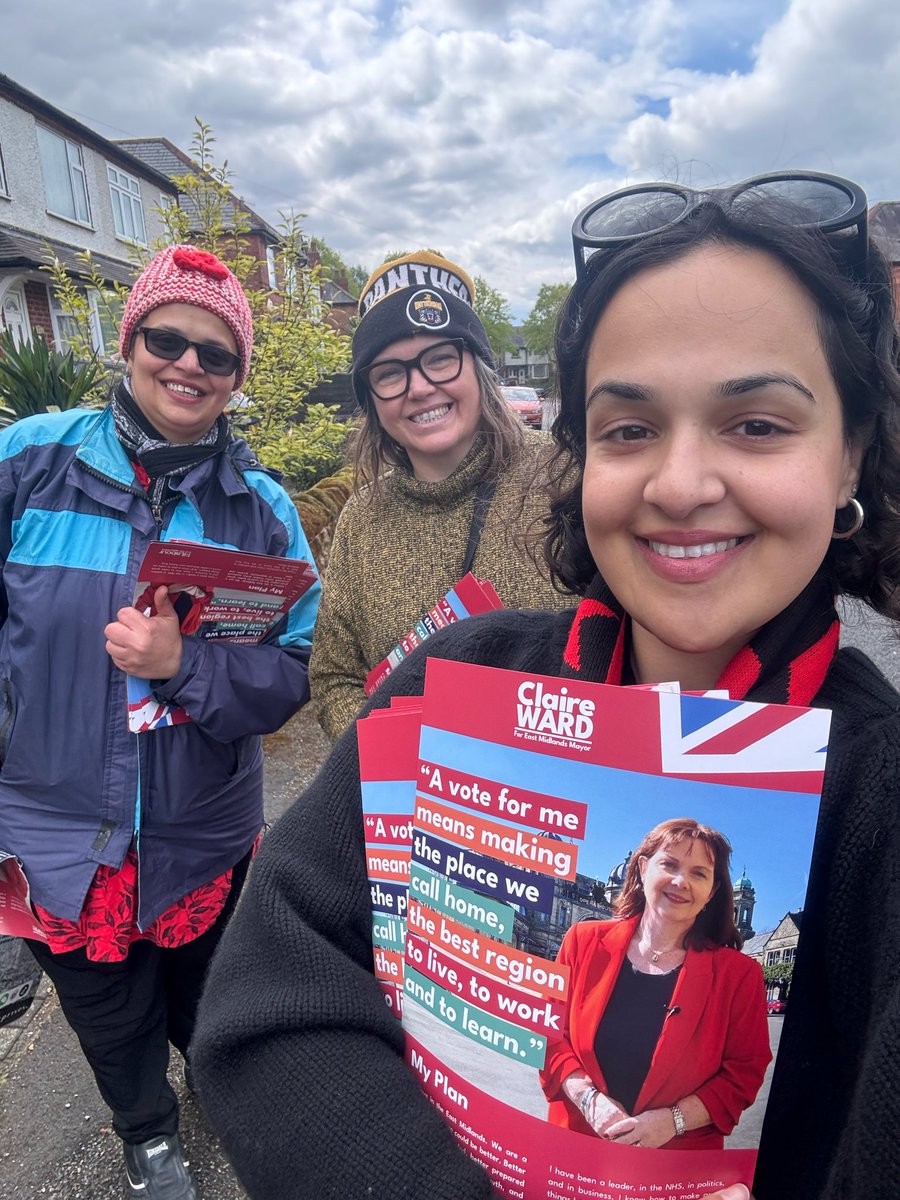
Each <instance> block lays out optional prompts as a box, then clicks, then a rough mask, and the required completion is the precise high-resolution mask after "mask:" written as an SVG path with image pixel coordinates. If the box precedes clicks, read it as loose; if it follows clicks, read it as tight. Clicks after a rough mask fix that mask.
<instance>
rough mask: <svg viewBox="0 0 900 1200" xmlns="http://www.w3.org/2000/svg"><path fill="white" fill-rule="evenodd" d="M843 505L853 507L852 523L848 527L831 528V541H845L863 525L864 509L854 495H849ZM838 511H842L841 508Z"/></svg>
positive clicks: (854, 535)
mask: <svg viewBox="0 0 900 1200" xmlns="http://www.w3.org/2000/svg"><path fill="white" fill-rule="evenodd" d="M844 507H845V508H852V509H853V524H852V525H851V526H850V528H849V529H841V530H838V529H834V530H832V534H831V540H832V541H833V542H846V541H848V540H849V539H850V538H852V537H856V535H857V534H858V533H859V531H860V530H861V529H862V527H863V521H865V519H866V512H865V509H864V508H863V506H862V505H861V504H860V502H859V501H858V500H857V498H856V497H855V496H851V497H850V499H849V500H848V501H847V503H846V505H845V506H844ZM838 511H839V512H843V509H839V510H838Z"/></svg>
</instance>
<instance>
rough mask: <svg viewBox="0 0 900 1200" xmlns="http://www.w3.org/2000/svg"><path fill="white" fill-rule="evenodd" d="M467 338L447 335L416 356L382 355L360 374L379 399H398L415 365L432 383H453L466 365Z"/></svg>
mask: <svg viewBox="0 0 900 1200" xmlns="http://www.w3.org/2000/svg"><path fill="white" fill-rule="evenodd" d="M465 348H466V343H465V341H464V340H463V338H447V340H446V341H443V342H434V343H432V345H430V346H426V347H425V349H424V350H423V351H422V352H421V354H417V355H416V356H415V358H382V359H380V360H379V361H378V362H374V363H372V364H371V366H368V367H363V369H362V370H361V371H360V375H361V376H362V378H363V379H364V380H365V383H366V386H367V387H368V389H369V391H370V392H371V393H372V395H373V396H377V397H378V399H379V400H398V399H399V398H400V397H401V396H403V395H405V394H406V391H407V389H408V388H409V373H410V371H411V370H412V369H413V367H415V369H416V370H417V371H419V372H420V374H422V375H424V377H425V378H426V379H427V380H428V382H429V383H452V382H453V380H454V379H458V378H459V376H460V372H461V371H462V365H463V351H464V350H465Z"/></svg>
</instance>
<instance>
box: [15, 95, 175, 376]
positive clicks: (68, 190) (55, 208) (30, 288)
mask: <svg viewBox="0 0 900 1200" xmlns="http://www.w3.org/2000/svg"><path fill="white" fill-rule="evenodd" d="M177 202H178V189H177V188H176V187H175V185H174V184H173V183H172V182H171V180H170V179H169V178H168V176H166V175H164V174H162V173H161V172H159V171H157V170H155V169H154V168H153V167H151V166H148V165H147V164H146V163H144V162H142V161H141V160H140V159H138V158H135V157H134V156H133V155H131V154H129V153H128V152H127V150H125V149H124V148H123V147H121V146H118V145H116V144H115V143H114V142H111V141H108V140H107V139H106V138H103V137H101V136H100V134H98V133H95V132H94V130H92V129H89V128H88V127H87V126H86V125H82V124H81V122H80V121H76V120H74V119H73V118H72V117H69V116H67V115H66V114H65V113H64V112H62V111H61V110H60V109H58V108H55V107H54V106H53V105H52V104H48V103H47V101H45V100H42V99H41V98H40V97H39V96H36V95H35V94H34V93H33V92H29V91H28V90H27V89H26V88H23V87H22V86H21V85H20V84H18V83H16V82H15V81H14V80H12V79H10V78H9V77H8V76H6V75H2V74H0V326H2V327H3V328H6V329H10V330H12V333H13V336H14V337H15V338H16V339H17V340H18V341H22V340H27V339H28V338H30V337H31V335H32V334H35V333H41V334H43V335H44V336H45V337H46V338H47V340H48V342H50V343H51V344H54V343H55V344H56V345H57V346H58V347H64V346H65V345H66V344H67V322H68V321H69V320H70V318H69V317H68V316H67V314H66V313H65V312H64V311H63V310H62V308H61V306H60V304H59V302H58V299H57V297H56V295H55V293H54V290H53V288H52V285H51V284H50V283H49V281H48V276H47V273H46V272H45V271H42V270H41V267H42V266H43V265H44V264H45V263H46V262H47V259H48V248H49V251H50V253H52V254H55V255H56V256H57V257H58V258H59V259H60V260H61V261H62V262H63V263H64V265H65V266H66V267H67V268H68V269H69V270H70V272H71V273H72V274H73V275H75V276H79V275H81V276H82V277H83V268H82V267H81V265H80V264H79V262H78V259H77V257H76V255H77V253H78V252H79V251H84V250H89V251H90V252H91V255H92V258H93V261H94V265H95V267H96V268H97V270H98V271H99V273H100V274H101V275H102V276H103V278H104V279H106V280H108V281H118V282H121V283H130V282H131V281H132V279H133V278H134V275H135V268H134V264H133V260H132V256H131V251H132V247H133V245H134V244H137V245H138V246H142V245H148V244H149V243H151V242H153V241H154V240H155V239H156V238H158V237H160V236H161V235H162V232H163V229H162V224H161V222H160V218H159V214H158V213H157V212H156V211H155V210H156V209H158V208H161V207H163V206H164V205H166V204H171V203H177ZM85 292H86V294H87V295H88V298H89V299H90V300H92V307H93V313H94V321H93V337H94V345H95V348H96V349H97V350H98V352H100V353H101V354H103V353H115V347H116V330H115V329H114V328H111V327H109V326H108V324H107V323H106V322H105V321H104V320H103V317H102V313H101V311H100V309H99V307H98V306H97V304H96V301H95V299H94V297H93V296H92V293H91V289H90V288H89V287H88V286H87V285H85Z"/></svg>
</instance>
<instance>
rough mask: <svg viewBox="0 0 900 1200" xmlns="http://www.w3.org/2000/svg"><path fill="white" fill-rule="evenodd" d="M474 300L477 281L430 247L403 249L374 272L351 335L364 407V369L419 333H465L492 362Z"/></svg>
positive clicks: (476, 350) (468, 341)
mask: <svg viewBox="0 0 900 1200" xmlns="http://www.w3.org/2000/svg"><path fill="white" fill-rule="evenodd" d="M474 301H475V285H474V283H473V282H472V280H471V279H470V278H469V276H468V275H467V274H466V272H465V271H463V270H462V268H461V267H458V266H457V265H456V263H452V262H450V261H449V259H446V258H442V257H441V256H440V255H439V254H433V253H432V252H431V251H430V250H417V251H416V252H415V253H413V254H405V255H404V256H403V258H396V259H394V260H393V261H392V262H387V263H383V264H382V265H381V266H380V267H378V268H377V270H375V271H373V272H372V274H371V275H370V276H369V278H368V280H367V281H366V285H365V287H364V288H363V290H362V293H361V295H360V298H359V315H360V322H359V324H358V325H357V327H356V330H355V332H354V334H353V387H354V390H355V391H356V398H357V400H358V401H359V404H360V406H361V407H364V406H365V404H366V402H367V400H368V388H367V387H366V385H365V381H364V380H363V379H362V377H361V376H360V372H361V371H362V369H363V368H364V367H367V366H368V365H369V364H370V363H371V362H372V360H373V359H374V358H375V357H376V356H377V355H378V354H380V353H381V351H382V350H383V349H384V348H385V346H389V345H390V344H391V342H396V341H399V340H400V338H405V337H410V336H411V335H413V334H416V333H435V334H440V335H442V336H443V337H447V338H463V339H464V340H465V342H466V345H467V346H468V347H469V349H470V350H471V351H472V353H473V354H477V355H478V357H479V358H481V359H483V360H484V361H485V362H486V363H487V364H488V366H490V367H493V365H494V356H493V353H492V351H491V347H490V343H489V342H488V339H487V334H486V333H485V331H484V326H483V325H482V324H481V321H480V320H479V319H478V316H477V315H476V313H475V310H474V309H473V308H472V305H473V303H474Z"/></svg>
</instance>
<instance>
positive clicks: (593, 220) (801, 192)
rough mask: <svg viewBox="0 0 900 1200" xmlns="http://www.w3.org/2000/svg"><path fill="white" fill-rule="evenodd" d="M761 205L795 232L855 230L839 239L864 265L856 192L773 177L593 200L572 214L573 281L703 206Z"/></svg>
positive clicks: (860, 200)
mask: <svg viewBox="0 0 900 1200" xmlns="http://www.w3.org/2000/svg"><path fill="white" fill-rule="evenodd" d="M766 201H777V202H778V208H777V219H778V221H779V222H781V223H785V224H790V225H794V226H796V227H797V228H799V229H818V230H821V231H822V232H823V233H826V234H833V233H840V232H841V231H842V230H845V229H846V230H853V229H854V228H855V231H856V232H855V234H853V233H850V234H847V235H845V237H846V239H847V243H848V249H849V250H850V252H851V256H852V259H853V261H854V262H855V263H856V264H861V263H862V262H864V261H865V252H866V246H867V244H868V243H867V238H868V229H867V219H866V214H867V209H868V201H867V200H866V194H865V192H864V191H863V190H862V188H861V187H859V185H858V184H855V183H852V182H851V181H850V180H849V179H841V178H840V176H838V175H821V174H818V173H817V172H815V171H777V172H773V173H771V174H768V175H756V176H754V177H753V178H751V179H744V180H742V181H741V182H740V183H735V184H732V185H731V186H730V187H724V188H708V189H706V190H701V189H698V188H690V187H685V186H684V185H683V184H679V183H639V184H635V185H634V186H632V187H627V188H622V189H621V190H620V191H617V192H610V194H609V195H608V196H603V197H601V199H599V200H595V201H594V202H593V203H592V204H589V205H588V206H587V208H585V209H584V210H583V211H582V212H580V213H579V214H578V216H577V217H576V218H575V223H574V225H573V226H572V242H573V245H574V248H575V268H576V276H577V279H578V280H579V281H580V280H581V279H582V278H583V276H584V274H585V271H586V269H587V264H588V262H589V261H590V259H591V258H592V257H593V255H594V253H596V252H597V251H599V250H611V249H614V248H616V247H618V246H624V245H627V244H628V243H629V242H636V241H639V240H640V239H641V238H645V237H648V236H650V235H651V234H654V233H661V232H662V230H664V229H668V228H669V227H670V226H672V225H677V224H678V222H679V221H683V220H685V218H686V217H689V216H690V215H691V213H693V212H696V210H697V209H698V208H700V207H701V205H703V204H717V205H718V206H719V207H720V208H723V209H726V210H728V209H740V208H741V207H742V206H744V205H747V206H749V205H751V204H753V205H760V204H761V203H765V202H766Z"/></svg>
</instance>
